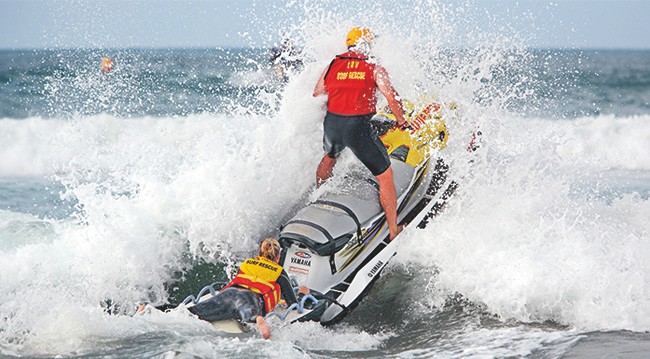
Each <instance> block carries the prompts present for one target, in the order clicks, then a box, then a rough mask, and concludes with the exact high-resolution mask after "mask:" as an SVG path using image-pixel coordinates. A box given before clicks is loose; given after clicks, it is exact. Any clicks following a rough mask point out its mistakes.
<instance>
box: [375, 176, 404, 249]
mask: <svg viewBox="0 0 650 359" xmlns="http://www.w3.org/2000/svg"><path fill="white" fill-rule="evenodd" d="M377 181H378V182H379V202H380V203H381V207H382V208H383V209H384V213H386V222H387V223H388V231H389V232H390V240H391V241H392V240H393V239H395V237H397V235H398V234H399V233H400V232H401V231H402V230H403V229H404V226H398V225H397V193H396V191H395V181H394V179H393V169H392V168H390V167H388V169H387V170H386V171H384V173H382V174H380V175H379V176H377Z"/></svg>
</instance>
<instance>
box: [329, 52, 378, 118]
mask: <svg viewBox="0 0 650 359" xmlns="http://www.w3.org/2000/svg"><path fill="white" fill-rule="evenodd" d="M367 60H368V58H367V57H366V56H364V55H361V54H359V53H356V52H353V51H348V52H345V53H342V54H340V55H337V56H336V58H335V59H334V60H333V61H332V63H331V64H330V67H329V69H328V70H327V73H325V89H326V90H327V95H328V100H327V111H329V112H332V113H335V114H337V115H367V114H371V113H375V112H376V111H377V84H376V83H375V64H371V63H368V61H367Z"/></svg>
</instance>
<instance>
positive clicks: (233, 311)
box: [188, 287, 265, 323]
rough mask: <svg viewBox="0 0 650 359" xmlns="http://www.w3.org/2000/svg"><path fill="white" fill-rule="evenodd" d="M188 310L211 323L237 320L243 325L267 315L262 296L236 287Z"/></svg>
mask: <svg viewBox="0 0 650 359" xmlns="http://www.w3.org/2000/svg"><path fill="white" fill-rule="evenodd" d="M188 310H189V311H190V312H192V313H194V314H196V315H197V316H198V317H199V318H201V319H203V320H207V321H210V322H214V321H221V320H230V319H235V320H238V321H240V322H242V323H255V320H256V319H257V316H258V315H261V316H264V314H265V313H264V302H263V300H262V295H261V294H257V293H254V292H251V291H250V290H248V289H243V288H236V287H230V288H226V289H224V290H222V291H221V292H219V293H217V295H215V296H214V297H212V298H210V299H209V300H207V301H205V302H202V303H198V304H196V305H194V306H192V307H189V308H188Z"/></svg>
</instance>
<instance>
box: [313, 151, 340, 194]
mask: <svg viewBox="0 0 650 359" xmlns="http://www.w3.org/2000/svg"><path fill="white" fill-rule="evenodd" d="M335 164H336V158H332V157H330V156H328V155H327V153H326V154H325V156H323V159H322V160H321V161H320V164H319V165H318V169H317V170H316V187H320V185H322V184H323V183H324V182H325V181H326V180H327V179H328V178H330V177H332V170H333V169H334V165H335Z"/></svg>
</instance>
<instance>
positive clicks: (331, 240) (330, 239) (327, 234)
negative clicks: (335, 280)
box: [283, 219, 336, 274]
mask: <svg viewBox="0 0 650 359" xmlns="http://www.w3.org/2000/svg"><path fill="white" fill-rule="evenodd" d="M293 223H296V224H303V225H305V226H308V227H311V228H314V229H316V230H318V231H319V232H321V233H323V235H324V236H325V238H327V242H328V243H329V244H330V269H331V270H332V274H334V273H336V263H334V255H336V242H335V241H334V237H332V235H331V234H330V232H328V231H327V229H325V228H323V227H322V226H320V225H318V224H316V223H314V222H309V221H304V220H302V219H294V220H293V221H289V222H287V224H285V225H284V227H286V226H288V225H290V224H293ZM284 227H283V228H284Z"/></svg>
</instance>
